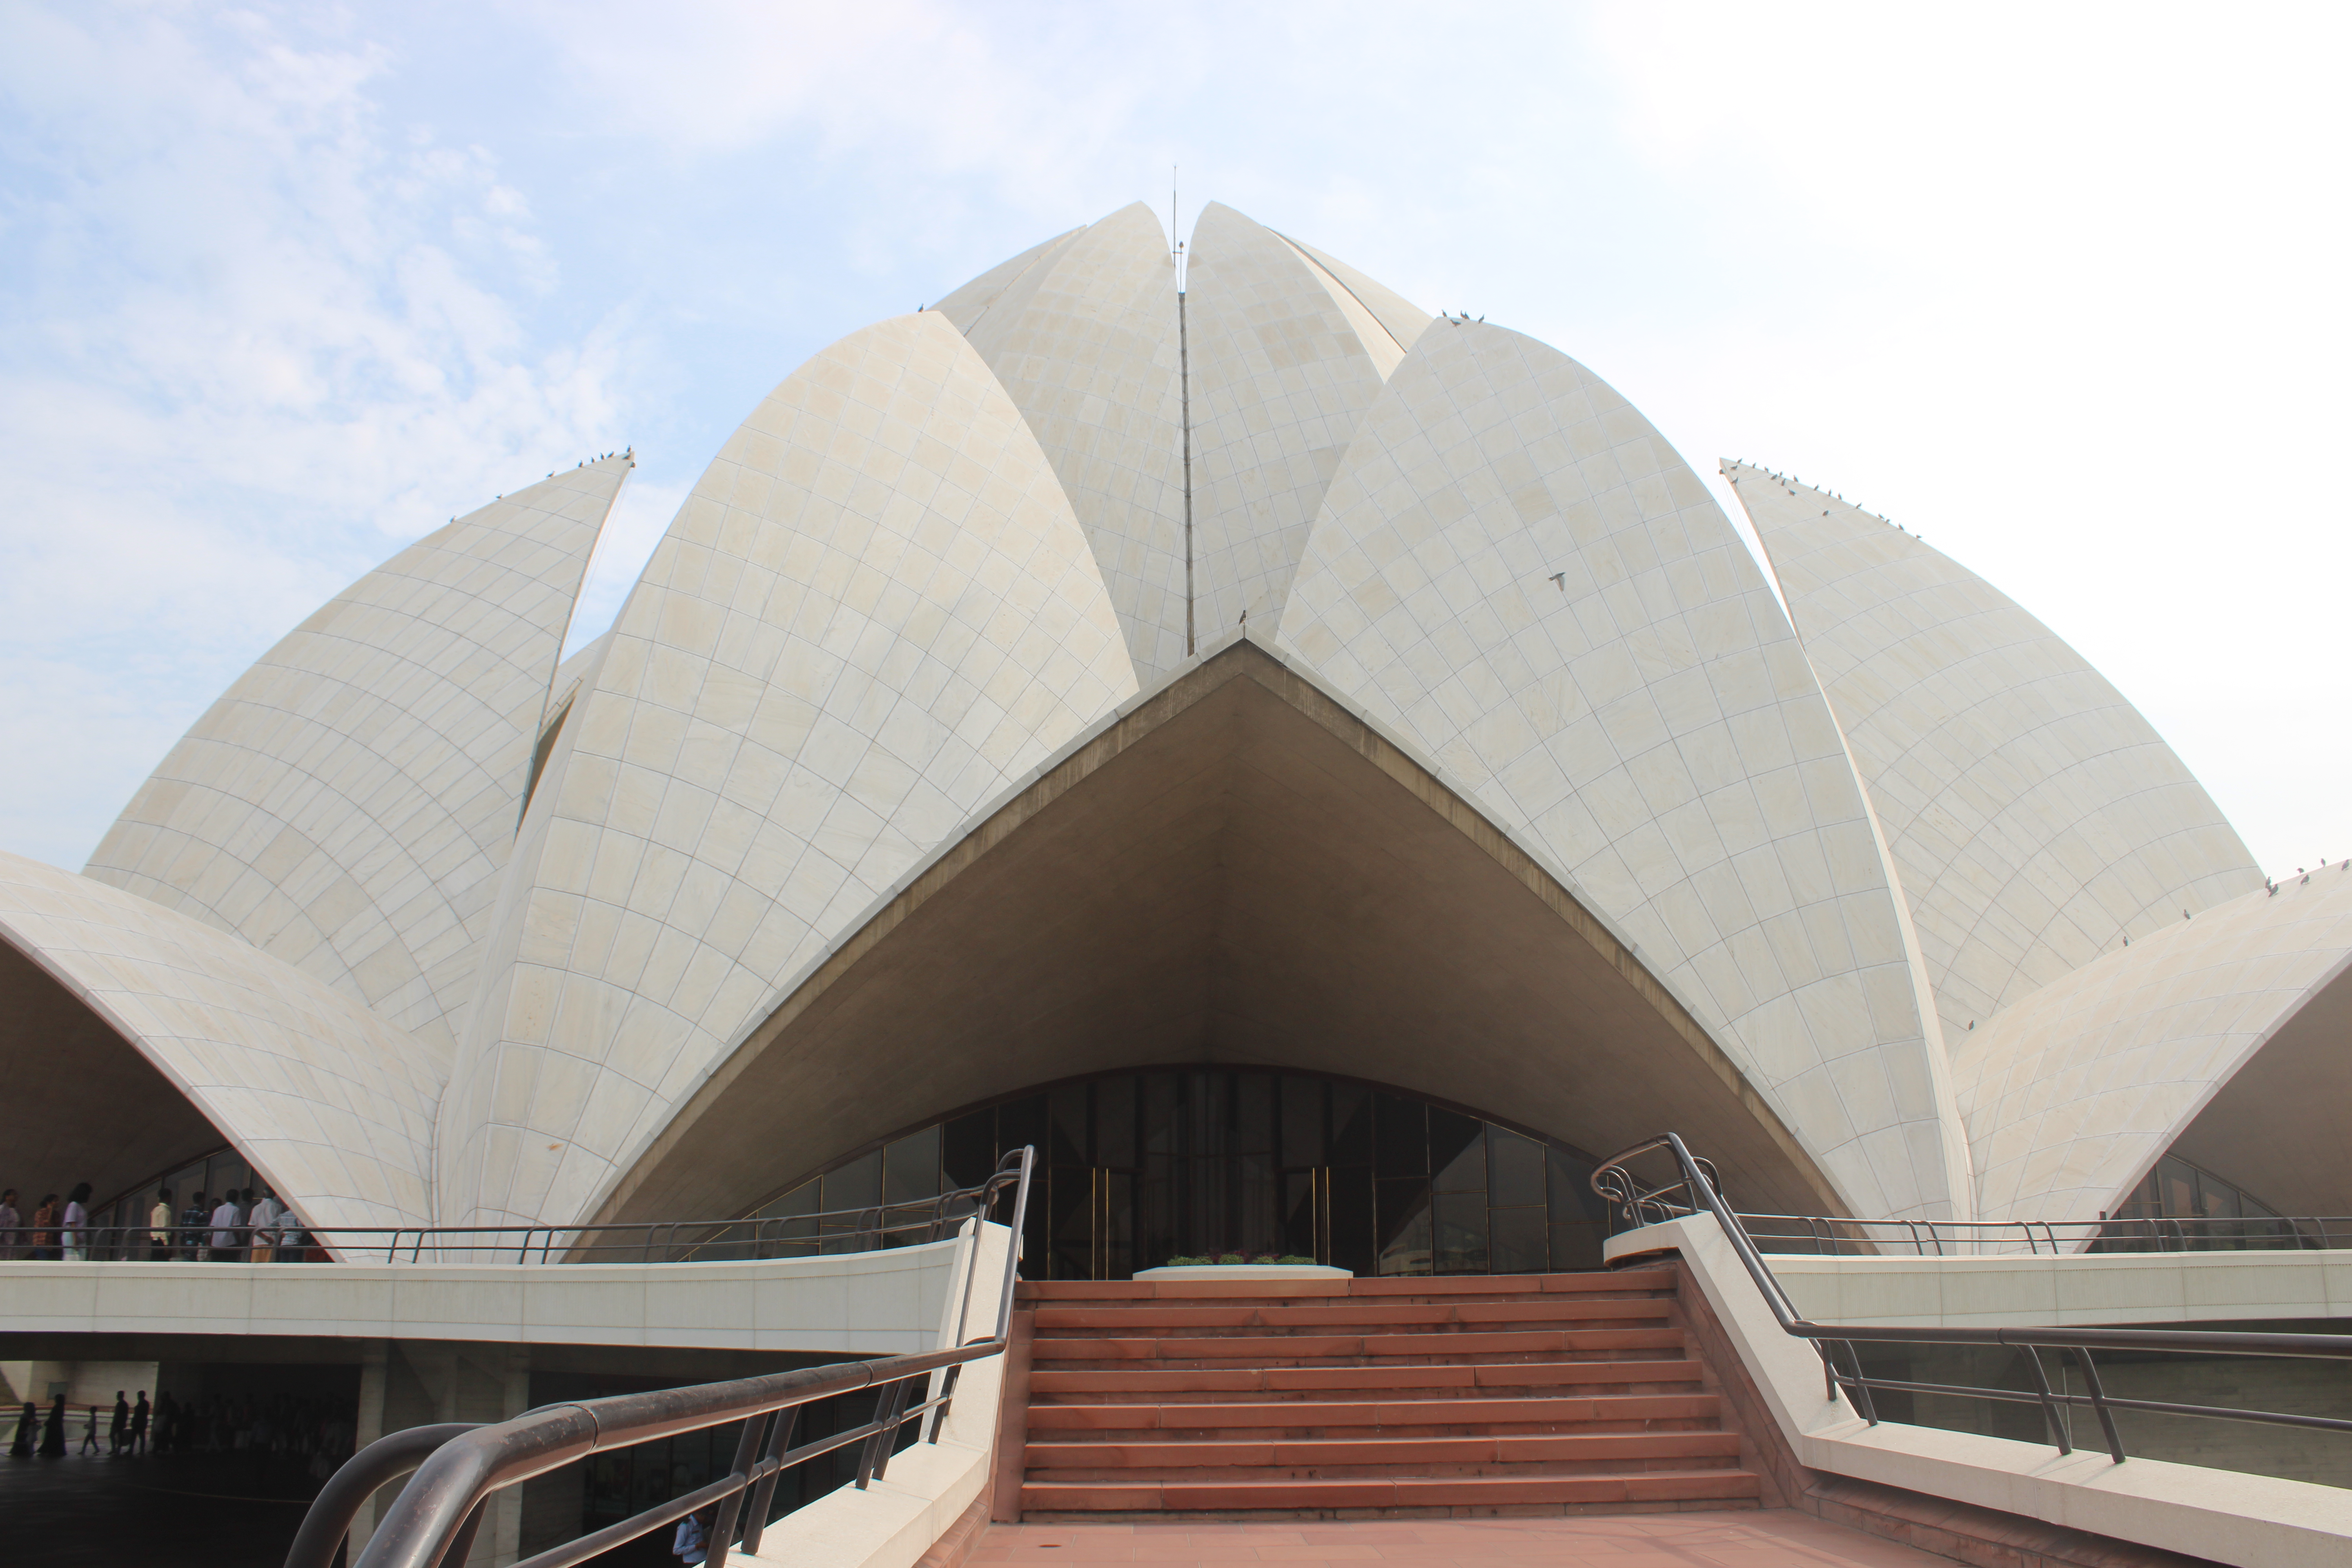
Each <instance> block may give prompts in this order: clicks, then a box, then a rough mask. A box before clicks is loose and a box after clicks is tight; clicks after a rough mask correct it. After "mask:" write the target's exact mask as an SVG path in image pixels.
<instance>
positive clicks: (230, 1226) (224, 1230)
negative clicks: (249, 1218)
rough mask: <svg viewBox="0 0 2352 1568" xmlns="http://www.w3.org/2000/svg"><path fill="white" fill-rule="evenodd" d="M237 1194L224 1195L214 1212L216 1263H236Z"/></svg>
mask: <svg viewBox="0 0 2352 1568" xmlns="http://www.w3.org/2000/svg"><path fill="white" fill-rule="evenodd" d="M236 1222H237V1212H236V1193H235V1192H234V1191H230V1192H227V1193H225V1194H222V1196H221V1201H220V1206H219V1207H218V1208H215V1210H213V1217H212V1220H211V1225H212V1237H213V1261H214V1262H215V1263H235V1262H236Z"/></svg>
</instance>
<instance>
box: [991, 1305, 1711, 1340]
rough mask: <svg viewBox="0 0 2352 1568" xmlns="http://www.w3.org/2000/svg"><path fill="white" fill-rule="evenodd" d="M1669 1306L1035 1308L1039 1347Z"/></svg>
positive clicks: (1634, 1319) (1663, 1314)
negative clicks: (1105, 1336) (1059, 1341)
mask: <svg viewBox="0 0 2352 1568" xmlns="http://www.w3.org/2000/svg"><path fill="white" fill-rule="evenodd" d="M1673 1313H1674V1301H1673V1300H1672V1299H1671V1298H1668V1297H1662V1296H1561V1297H1555V1298H1550V1299H1547V1300H1530V1301H1494V1300H1481V1299H1474V1300H1464V1301H1345V1302H1336V1303H1328V1304H1325V1303H1318V1304H1316V1305H1313V1306H1301V1305H1297V1304H1286V1305H1281V1306H1267V1305H1252V1304H1248V1303H1237V1304H1233V1305H1217V1306H1166V1305H1161V1304H1160V1303H1157V1302H1154V1303H1151V1304H1150V1305H1146V1306H1133V1307H1101V1306H1096V1307H1039V1308H1038V1309H1037V1317H1036V1327H1035V1332H1036V1335H1037V1337H1038V1338H1039V1339H1045V1338H1048V1337H1052V1338H1066V1337H1069V1336H1071V1335H1082V1334H1087V1333H1099V1332H1101V1331H1104V1330H1111V1331H1116V1332H1119V1333H1130V1332H1133V1331H1138V1330H1141V1329H1181V1330H1182V1331H1185V1332H1186V1333H1190V1334H1201V1335H1214V1334H1242V1333H1256V1334H1268V1333H1317V1332H1328V1331H1330V1330H1332V1329H1344V1328H1392V1329H1400V1330H1411V1329H1420V1330H1424V1331H1431V1332H1445V1331H1460V1330H1462V1329H1465V1328H1469V1327H1476V1328H1482V1329H1496V1328H1541V1327H1548V1326H1550V1325H1553V1324H1560V1325H1566V1324H1571V1323H1582V1322H1592V1321H1615V1322H1618V1323H1627V1324H1630V1323H1648V1322H1663V1321H1665V1320H1667V1319H1668V1318H1670V1317H1671V1316H1673Z"/></svg>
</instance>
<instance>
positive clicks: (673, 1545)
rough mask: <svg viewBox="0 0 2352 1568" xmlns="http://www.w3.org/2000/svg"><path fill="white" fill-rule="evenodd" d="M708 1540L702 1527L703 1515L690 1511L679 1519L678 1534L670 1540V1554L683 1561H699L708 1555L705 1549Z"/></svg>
mask: <svg viewBox="0 0 2352 1568" xmlns="http://www.w3.org/2000/svg"><path fill="white" fill-rule="evenodd" d="M708 1540H709V1537H708V1536H707V1535H706V1534H705V1533H704V1532H703V1529H702V1516H701V1515H700V1514H698V1513H689V1514H688V1515H687V1516H686V1517H685V1518H684V1519H681V1520H679V1521H677V1539H675V1540H674V1541H672V1542H670V1547H669V1554H670V1555H671V1556H672V1557H675V1558H677V1560H678V1561H679V1562H681V1563H699V1562H701V1561H702V1560H703V1559H704V1557H706V1556H707V1555H708V1552H706V1551H705V1550H704V1543H705V1542H707V1541H708Z"/></svg>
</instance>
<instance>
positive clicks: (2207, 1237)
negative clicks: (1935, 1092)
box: [1664, 1162, 2352, 1257]
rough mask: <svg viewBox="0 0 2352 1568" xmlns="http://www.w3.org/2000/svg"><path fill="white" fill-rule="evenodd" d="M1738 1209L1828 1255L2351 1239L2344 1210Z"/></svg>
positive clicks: (1755, 1224)
mask: <svg viewBox="0 0 2352 1568" xmlns="http://www.w3.org/2000/svg"><path fill="white" fill-rule="evenodd" d="M1702 1163H1704V1162H1702ZM1676 1187H1677V1188H1678V1187H1679V1184H1676ZM1664 1206H1665V1207H1671V1206H1672V1205H1670V1204H1669V1205H1664ZM1739 1217H1740V1220H1741V1222H1742V1223H1743V1224H1745V1225H1746V1226H1748V1235H1749V1236H1750V1237H1753V1238H1754V1239H1755V1240H1756V1242H1757V1243H1758V1245H1759V1247H1761V1248H1762V1250H1765V1251H1768V1252H1787V1251H1792V1250H1799V1249H1800V1248H1798V1247H1774V1246H1772V1245H1771V1244H1772V1243H1774V1242H1789V1243H1802V1244H1805V1245H1804V1247H1802V1248H1801V1249H1802V1250H1807V1251H1811V1252H1816V1253H1820V1254H1822V1255H1823V1256H1828V1257H1843V1256H1849V1255H1853V1254H1861V1253H1878V1254H1884V1253H1885V1252H1887V1251H1888V1250H1889V1249H1894V1250H1896V1251H1909V1252H1912V1253H1915V1254H1916V1255H1918V1256H1921V1257H1929V1256H1933V1257H1949V1256H1952V1255H1953V1254H1954V1253H1956V1252H1957V1253H1959V1254H1962V1255H1979V1254H1982V1255H1999V1254H2002V1253H2014V1252H2019V1251H2023V1252H2026V1253H2029V1254H2041V1253H2044V1252H2047V1253H2049V1254H2051V1255H2052V1256H2054V1257H2064V1256H2066V1255H2067V1254H2069V1253H2109V1252H2256V1251H2305V1252H2308V1251H2326V1250H2331V1249H2340V1248H2345V1247H2352V1217H2347V1216H2346V1215H2242V1216H2240V1217H2236V1218H2227V1217H2222V1216H2220V1215H2164V1216H2129V1217H2124V1216H2116V1215H2109V1216H2106V1217H2104V1218H2100V1219H2080V1220H2063V1219H2062V1220H2048V1219H1916V1220H1915V1219H1849V1218H1846V1217H1843V1216H1842V1215H1786V1214H1743V1215H1740V1216H1739Z"/></svg>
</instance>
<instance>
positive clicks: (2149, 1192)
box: [2092, 1154, 2301, 1252]
mask: <svg viewBox="0 0 2352 1568" xmlns="http://www.w3.org/2000/svg"><path fill="white" fill-rule="evenodd" d="M2101 1217H2102V1218H2104V1219H2105V1220H2107V1221H2108V1222H2109V1224H2108V1228H2107V1229H2106V1230H2105V1231H2104V1232H2102V1233H2101V1236H2100V1239H2099V1240H2098V1241H2097V1242H2096V1243H2095V1244H2094V1245H2093V1248H2092V1249H2093V1250H2094V1251H2098V1252H2121V1251H2134V1250H2137V1249H2138V1248H2140V1247H2144V1246H2146V1245H2147V1235H2146V1234H2145V1233H2146V1232H2147V1229H2148V1228H2149V1226H2151V1224H2155V1223H2157V1222H2161V1221H2164V1220H2173V1219H2187V1220H2205V1221H2212V1220H2219V1221H2224V1222H2236V1223H2224V1224H2219V1225H2213V1224H2206V1225H2198V1226H2177V1227H2174V1228H2173V1230H2172V1231H2171V1232H2168V1233H2167V1239H2168V1240H2169V1241H2171V1242H2173V1243H2176V1244H2178V1245H2179V1246H2182V1247H2189V1248H2191V1249H2197V1248H2202V1247H2218V1248H2227V1249H2237V1248H2242V1247H2246V1246H2247V1245H2249V1244H2250V1243H2262V1242H2272V1243H2275V1244H2277V1245H2282V1246H2288V1247H2294V1246H2300V1245H2301V1241H2300V1239H2299V1238H2298V1237H2297V1235H2296V1232H2295V1227H2294V1226H2293V1225H2292V1224H2290V1223H2288V1222H2287V1221H2285V1220H2284V1219H2282V1218H2281V1217H2280V1215H2279V1213H2278V1211H2277V1210H2276V1209H2273V1208H2272V1207H2271V1206H2270V1205H2268V1204H2265V1203H2263V1202H2261V1201H2260V1200H2258V1199H2257V1198H2255V1197H2254V1196H2253V1195H2252V1194H2250V1193H2248V1192H2246V1191H2245V1190H2244V1189H2243V1188H2242V1187H2240V1186H2238V1185H2237V1184H2235V1183H2232V1182H2227V1181H2224V1180H2222V1179H2221V1177H2219V1176H2217V1175H2215V1174H2214V1173H2212V1172H2210V1171H2207V1170H2203V1169H2200V1167H2198V1166H2195V1165H2192V1164H2190V1163H2189V1162H2188V1161H2186V1160H2183V1159H2181V1158H2180V1157H2179V1155H2177V1154H2167V1155H2166V1156H2165V1157H2164V1158H2163V1159H2161V1160H2158V1162H2157V1163H2156V1168H2155V1169H2154V1170H2152V1171H2150V1172H2149V1173H2147V1175H2146V1176H2144V1177H2142V1178H2141V1179H2140V1184H2139V1185H2137V1186H2136V1187H2134V1188H2133V1189H2132V1190H2131V1192H2130V1193H2129V1194H2127V1195H2126V1197H2125V1199H2124V1201H2123V1202H2122V1203H2121V1204H2120V1205H2117V1206H2116V1211H2115V1212H2114V1213H2113V1214H2110V1215H2102V1216H2101Z"/></svg>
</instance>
